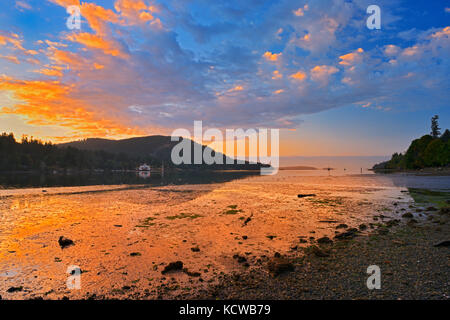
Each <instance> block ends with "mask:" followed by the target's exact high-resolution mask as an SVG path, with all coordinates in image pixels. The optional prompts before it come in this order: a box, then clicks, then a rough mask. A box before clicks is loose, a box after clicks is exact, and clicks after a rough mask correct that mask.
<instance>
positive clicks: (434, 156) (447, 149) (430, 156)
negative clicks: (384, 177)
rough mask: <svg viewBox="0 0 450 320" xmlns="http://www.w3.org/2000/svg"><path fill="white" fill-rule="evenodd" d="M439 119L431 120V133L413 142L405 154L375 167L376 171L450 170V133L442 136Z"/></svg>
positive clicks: (436, 117) (397, 155) (398, 154)
mask: <svg viewBox="0 0 450 320" xmlns="http://www.w3.org/2000/svg"><path fill="white" fill-rule="evenodd" d="M438 119H439V117H438V116H437V115H436V116H434V117H433V118H431V133H430V134H426V135H424V136H422V137H421V138H419V139H416V140H413V141H412V143H411V145H410V146H409V148H408V150H407V151H406V152H405V153H394V154H393V155H392V158H391V160H389V161H385V162H381V163H378V164H376V165H374V166H373V168H372V170H374V171H405V170H421V169H427V168H450V131H449V130H448V129H446V130H445V132H444V133H443V134H442V135H441V132H440V130H441V129H440V128H439V124H438Z"/></svg>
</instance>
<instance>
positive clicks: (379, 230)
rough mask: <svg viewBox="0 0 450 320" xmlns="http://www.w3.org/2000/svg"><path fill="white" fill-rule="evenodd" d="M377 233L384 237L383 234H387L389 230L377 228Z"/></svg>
mask: <svg viewBox="0 0 450 320" xmlns="http://www.w3.org/2000/svg"><path fill="white" fill-rule="evenodd" d="M377 231H378V234H382V235H385V234H388V233H389V229H387V228H383V227H381V228H378V229H377Z"/></svg>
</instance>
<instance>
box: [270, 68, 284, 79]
mask: <svg viewBox="0 0 450 320" xmlns="http://www.w3.org/2000/svg"><path fill="white" fill-rule="evenodd" d="M281 78H283V75H282V74H281V73H280V71H278V70H275V71H274V72H273V76H272V79H273V80H277V79H281Z"/></svg>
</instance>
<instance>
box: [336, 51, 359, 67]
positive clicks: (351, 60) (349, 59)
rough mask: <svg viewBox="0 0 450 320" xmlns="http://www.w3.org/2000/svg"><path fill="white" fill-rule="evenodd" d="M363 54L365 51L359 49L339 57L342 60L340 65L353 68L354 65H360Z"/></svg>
mask: <svg viewBox="0 0 450 320" xmlns="http://www.w3.org/2000/svg"><path fill="white" fill-rule="evenodd" d="M363 52H364V50H363V49H361V48H359V49H358V50H356V51H354V52H350V53H347V54H344V55H342V56H340V57H339V59H341V61H340V62H339V64H340V65H343V66H351V65H353V64H356V63H359V62H360V61H361V59H362V53H363Z"/></svg>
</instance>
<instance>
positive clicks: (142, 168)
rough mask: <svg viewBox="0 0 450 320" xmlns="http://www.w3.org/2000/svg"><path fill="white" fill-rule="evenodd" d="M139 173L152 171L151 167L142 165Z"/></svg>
mask: <svg viewBox="0 0 450 320" xmlns="http://www.w3.org/2000/svg"><path fill="white" fill-rule="evenodd" d="M137 170H138V171H150V166H149V165H148V164H145V163H144V164H141V165H140V166H139V167H138V169H137Z"/></svg>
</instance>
